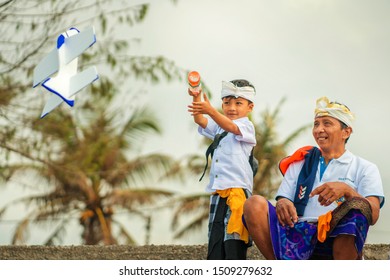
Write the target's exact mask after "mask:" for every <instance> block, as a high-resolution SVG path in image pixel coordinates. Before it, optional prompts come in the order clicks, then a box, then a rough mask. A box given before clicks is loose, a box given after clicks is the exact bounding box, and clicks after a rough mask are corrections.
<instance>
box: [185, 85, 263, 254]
mask: <svg viewBox="0 0 390 280" xmlns="http://www.w3.org/2000/svg"><path fill="white" fill-rule="evenodd" d="M188 92H189V94H190V95H191V96H193V102H192V104H191V105H189V106H188V107H189V110H188V111H189V112H190V113H191V115H192V116H193V117H194V122H195V123H196V124H198V125H199V128H198V131H199V133H200V134H201V135H203V136H205V137H208V138H210V139H212V140H214V143H215V142H216V141H217V140H218V139H219V140H220V142H219V144H218V145H217V144H215V145H216V149H215V150H214V151H213V154H212V162H211V170H210V182H209V184H208V185H207V187H206V192H209V193H210V194H211V197H210V217H209V233H208V237H209V242H208V255H207V259H246V252H247V248H248V246H250V244H251V242H250V240H249V236H248V232H247V230H246V228H245V227H244V225H243V224H242V220H241V217H242V213H243V205H244V202H245V200H246V198H248V197H249V196H251V194H252V188H253V171H252V168H251V166H250V164H249V156H250V154H251V151H252V148H253V147H254V146H255V145H256V136H255V129H254V126H253V124H252V122H251V121H250V120H249V119H248V115H249V113H250V112H252V110H253V106H254V103H253V102H254V97H255V94H256V92H255V88H254V86H253V85H251V84H250V83H249V82H248V81H246V80H233V81H230V82H225V81H223V82H222V92H221V98H222V110H223V114H221V113H220V112H218V110H217V109H216V108H214V107H213V106H212V105H211V104H210V101H209V99H208V98H207V95H206V94H203V99H204V101H202V99H201V93H199V94H197V93H193V92H191V91H190V90H189V91H188ZM204 115H208V117H205V116H204ZM225 131H226V132H227V134H226V135H225V136H224V135H223V134H222V133H223V132H225ZM221 134H222V137H223V138H222V137H221ZM220 137H221V138H220Z"/></svg>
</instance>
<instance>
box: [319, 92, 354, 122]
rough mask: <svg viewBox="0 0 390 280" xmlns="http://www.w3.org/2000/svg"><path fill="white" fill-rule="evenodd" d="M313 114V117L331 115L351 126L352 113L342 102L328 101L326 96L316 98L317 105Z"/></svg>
mask: <svg viewBox="0 0 390 280" xmlns="http://www.w3.org/2000/svg"><path fill="white" fill-rule="evenodd" d="M314 114H315V118H317V117H326V116H329V117H333V118H335V119H338V120H339V121H341V122H343V123H345V124H346V125H347V126H349V127H351V128H353V121H354V120H355V116H354V114H353V113H352V112H351V111H350V110H349V109H348V108H347V106H345V105H343V104H339V103H331V102H329V99H328V98H327V97H321V98H319V99H318V100H317V107H316V109H315V111H314Z"/></svg>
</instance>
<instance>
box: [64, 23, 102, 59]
mask: <svg viewBox="0 0 390 280" xmlns="http://www.w3.org/2000/svg"><path fill="white" fill-rule="evenodd" d="M76 30H77V29H76ZM95 42H96V36H95V29H94V27H93V26H91V27H89V28H88V29H86V30H84V31H82V32H80V33H77V34H75V35H72V36H70V37H67V38H65V40H64V43H65V44H66V45H67V48H66V51H65V61H64V62H65V64H67V63H69V62H70V61H72V60H73V59H75V58H76V57H78V56H80V55H81V54H82V53H83V52H84V51H85V50H86V49H88V48H89V47H90V46H92V45H93V44H94V43H95ZM60 47H61V45H60V46H57V48H60Z"/></svg>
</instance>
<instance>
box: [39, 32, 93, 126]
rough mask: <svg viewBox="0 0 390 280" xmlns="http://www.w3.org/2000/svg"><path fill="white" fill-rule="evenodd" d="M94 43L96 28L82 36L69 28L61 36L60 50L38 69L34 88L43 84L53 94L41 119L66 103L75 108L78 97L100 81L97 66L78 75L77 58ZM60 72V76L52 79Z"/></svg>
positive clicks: (46, 59) (52, 54) (58, 42)
mask: <svg viewBox="0 0 390 280" xmlns="http://www.w3.org/2000/svg"><path fill="white" fill-rule="evenodd" d="M95 42H96V36H95V30H94V28H93V27H90V28H88V29H86V30H84V31H83V32H80V31H79V30H77V29H76V28H70V29H69V30H68V31H66V32H64V33H62V34H61V35H60V36H58V39H57V47H56V48H54V49H53V50H52V51H51V52H50V53H49V54H47V55H46V57H44V58H43V59H42V60H41V61H40V62H39V63H38V65H37V66H36V67H35V69H34V81H33V87H36V86H38V85H39V84H41V85H42V86H43V87H44V88H46V89H47V90H48V91H50V92H52V93H54V94H53V95H51V97H50V98H49V100H48V101H47V103H46V105H45V107H44V108H43V111H42V114H41V118H43V117H45V116H46V115H47V114H48V113H50V112H51V111H52V110H54V109H55V108H56V107H57V106H58V105H60V104H61V103H62V102H63V101H65V102H66V103H67V104H68V105H69V106H72V107H73V105H74V99H75V94H76V93H77V92H78V91H80V90H81V89H83V88H84V87H86V86H87V85H89V84H90V83H92V82H94V81H96V80H97V79H98V78H99V76H98V73H97V70H96V68H95V67H94V66H92V67H90V68H88V69H86V70H84V71H82V72H77V64H78V57H79V56H80V55H81V54H82V53H83V52H84V51H85V50H86V49H88V48H89V47H90V46H92V45H93V44H94V43H95ZM57 71H58V73H57V75H56V76H54V77H51V76H52V75H53V74H55V73H56V72H57Z"/></svg>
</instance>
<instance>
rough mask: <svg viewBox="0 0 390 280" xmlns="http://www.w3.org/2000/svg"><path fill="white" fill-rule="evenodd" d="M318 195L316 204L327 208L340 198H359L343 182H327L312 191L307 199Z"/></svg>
mask: <svg viewBox="0 0 390 280" xmlns="http://www.w3.org/2000/svg"><path fill="white" fill-rule="evenodd" d="M315 195H318V202H319V203H320V204H321V205H323V206H329V205H330V204H332V203H333V202H335V201H336V200H338V199H339V198H341V197H343V196H344V197H345V199H347V200H348V199H349V198H351V197H353V196H360V195H359V194H358V193H357V192H355V190H354V189H352V188H351V187H350V186H349V185H347V184H346V183H343V182H328V183H325V184H323V185H321V186H319V187H317V188H316V189H315V190H313V191H312V192H311V193H310V196H309V197H313V196H315Z"/></svg>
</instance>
